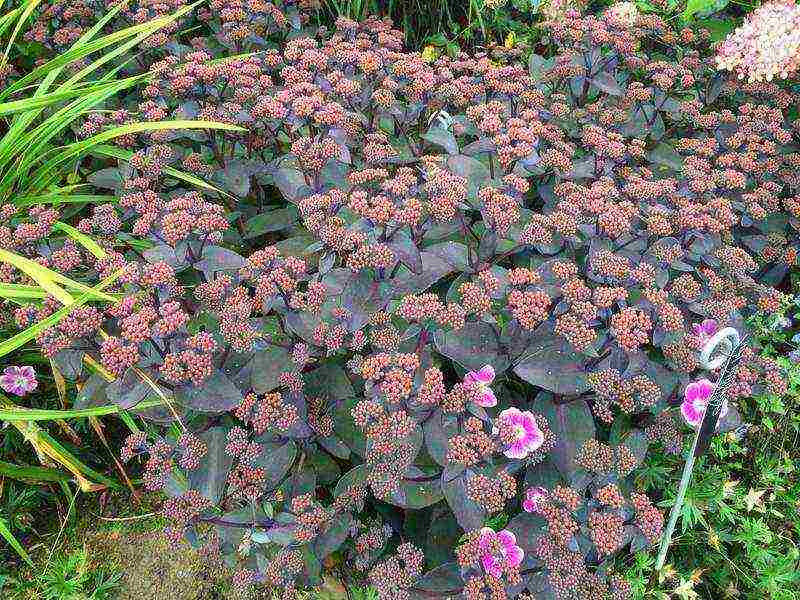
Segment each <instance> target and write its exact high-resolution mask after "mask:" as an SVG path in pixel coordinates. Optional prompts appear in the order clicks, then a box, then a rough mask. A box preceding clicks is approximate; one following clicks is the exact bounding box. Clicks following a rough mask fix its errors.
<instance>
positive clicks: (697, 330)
mask: <svg viewBox="0 0 800 600" xmlns="http://www.w3.org/2000/svg"><path fill="white" fill-rule="evenodd" d="M717 330H719V324H718V323H717V322H716V321H715V320H714V319H705V320H703V321H702V322H700V323H695V324H694V325H692V333H693V334H694V336H695V337H696V338H697V339H698V340H700V343H702V344H705V343H706V342H707V341H708V340H710V339H711V336H713V335H714V334H715V333H717Z"/></svg>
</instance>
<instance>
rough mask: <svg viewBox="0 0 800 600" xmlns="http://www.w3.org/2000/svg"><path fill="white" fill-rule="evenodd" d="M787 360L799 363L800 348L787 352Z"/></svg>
mask: <svg viewBox="0 0 800 600" xmlns="http://www.w3.org/2000/svg"><path fill="white" fill-rule="evenodd" d="M789 360H790V361H792V362H793V363H794V364H796V365H800V350H792V351H791V352H789Z"/></svg>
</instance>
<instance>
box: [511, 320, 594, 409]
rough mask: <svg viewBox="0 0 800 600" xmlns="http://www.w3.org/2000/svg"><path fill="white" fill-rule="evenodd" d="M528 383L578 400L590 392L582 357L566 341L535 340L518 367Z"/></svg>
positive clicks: (558, 339) (516, 366)
mask: <svg viewBox="0 0 800 600" xmlns="http://www.w3.org/2000/svg"><path fill="white" fill-rule="evenodd" d="M514 372H515V373H516V374H517V375H519V376H520V377H521V378H522V379H524V380H525V381H527V382H528V383H530V384H532V385H535V386H537V387H540V388H542V389H545V390H548V391H550V392H553V393H554V394H558V395H566V396H576V395H578V394H581V393H583V392H585V391H586V390H588V389H589V385H588V383H587V382H586V369H585V368H584V366H583V359H582V357H581V356H580V355H579V354H578V353H577V352H575V351H574V350H573V349H572V347H571V346H570V345H569V343H567V342H566V341H565V340H563V339H562V338H559V337H556V336H553V335H545V336H542V337H541V338H538V339H536V338H534V340H533V341H532V342H531V343H530V345H529V346H528V349H527V351H526V352H525V353H524V355H523V356H522V358H521V359H520V360H519V361H518V362H517V364H516V365H515V366H514Z"/></svg>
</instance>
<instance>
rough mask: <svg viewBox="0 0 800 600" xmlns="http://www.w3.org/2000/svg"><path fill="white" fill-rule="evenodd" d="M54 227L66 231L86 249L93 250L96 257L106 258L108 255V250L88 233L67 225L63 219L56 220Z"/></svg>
mask: <svg viewBox="0 0 800 600" xmlns="http://www.w3.org/2000/svg"><path fill="white" fill-rule="evenodd" d="M53 229H55V230H57V231H63V232H64V233H66V234H67V235H68V236H69V237H71V238H72V239H73V240H75V241H76V242H78V243H79V244H80V245H81V246H83V247H84V248H86V250H88V251H89V252H91V253H92V254H93V255H94V257H95V258H105V257H106V256H107V254H106V251H105V250H103V249H102V248H101V247H100V244H98V243H97V242H95V241H94V240H93V239H92V238H90V237H89V236H88V235H86V234H83V233H81V232H80V231H78V230H77V229H75V228H74V227H73V226H72V225H67V224H66V223H62V222H61V221H56V222H55V223H53Z"/></svg>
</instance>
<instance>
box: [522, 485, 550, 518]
mask: <svg viewBox="0 0 800 600" xmlns="http://www.w3.org/2000/svg"><path fill="white" fill-rule="evenodd" d="M548 495H549V494H548V493H547V490H546V489H545V488H543V487H539V486H537V487H532V488H528V490H527V491H526V492H525V498H524V499H523V500H522V510H524V511H525V512H529V513H535V512H539V510H540V509H541V502H542V501H543V500H547V496H548Z"/></svg>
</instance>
